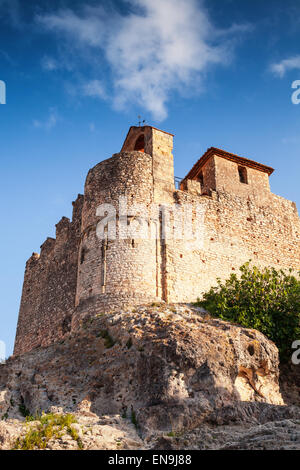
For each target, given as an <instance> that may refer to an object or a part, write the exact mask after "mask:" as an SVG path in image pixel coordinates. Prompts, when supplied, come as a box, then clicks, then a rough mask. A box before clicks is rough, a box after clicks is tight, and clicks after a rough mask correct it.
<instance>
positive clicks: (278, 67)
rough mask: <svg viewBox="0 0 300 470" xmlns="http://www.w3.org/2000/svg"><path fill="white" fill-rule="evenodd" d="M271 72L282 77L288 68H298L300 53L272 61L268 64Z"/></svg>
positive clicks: (299, 66) (299, 67) (299, 65)
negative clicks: (272, 62) (279, 60)
mask: <svg viewBox="0 0 300 470" xmlns="http://www.w3.org/2000/svg"><path fill="white" fill-rule="evenodd" d="M270 70H271V72H273V73H274V74H275V75H278V76H279V77H281V78H282V77H283V76H284V75H285V74H286V72H288V71H289V70H300V55H296V56H294V57H290V58H289V59H284V60H282V61H281V62H277V63H274V64H272V65H271V66H270Z"/></svg>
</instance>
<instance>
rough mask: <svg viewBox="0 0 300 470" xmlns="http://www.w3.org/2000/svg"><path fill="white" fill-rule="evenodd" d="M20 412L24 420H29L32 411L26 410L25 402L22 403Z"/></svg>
mask: <svg viewBox="0 0 300 470" xmlns="http://www.w3.org/2000/svg"><path fill="white" fill-rule="evenodd" d="M19 411H20V413H21V415H22V416H23V417H24V418H27V416H30V411H29V410H28V409H27V408H26V406H25V404H24V401H22V402H21V403H20V405H19Z"/></svg>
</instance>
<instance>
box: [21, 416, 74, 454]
mask: <svg viewBox="0 0 300 470" xmlns="http://www.w3.org/2000/svg"><path fill="white" fill-rule="evenodd" d="M31 421H33V417H31V416H29V417H27V418H26V424H27V425H30V422H31ZM34 421H36V425H35V426H34V427H29V428H28V430H27V432H26V434H25V435H24V436H23V437H19V438H18V439H17V440H16V442H15V444H14V447H13V449H14V450H35V449H46V447H47V445H48V443H49V441H50V440H51V439H53V438H55V439H59V438H61V437H62V435H63V433H64V431H66V432H67V433H68V434H70V436H71V437H72V439H73V440H75V441H77V445H78V448H79V449H83V444H82V441H81V439H80V437H79V436H78V433H77V431H76V430H75V429H74V428H72V426H71V425H72V424H73V423H77V420H76V418H75V416H73V415H71V414H66V415H59V414H54V413H49V414H42V415H41V416H36V417H35V418H34Z"/></svg>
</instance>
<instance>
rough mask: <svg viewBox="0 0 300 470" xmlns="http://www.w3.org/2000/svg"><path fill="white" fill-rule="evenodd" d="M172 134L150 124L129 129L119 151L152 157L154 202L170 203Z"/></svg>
mask: <svg viewBox="0 0 300 470" xmlns="http://www.w3.org/2000/svg"><path fill="white" fill-rule="evenodd" d="M173 137H174V135H173V134H170V133H168V132H165V131H161V130H159V129H156V128H155V127H152V126H143V127H135V126H132V127H131V128H130V129H129V132H128V134H127V137H126V139H125V142H124V144H123V147H122V149H121V152H131V151H139V152H144V153H147V154H149V155H151V157H152V164H153V169H152V172H153V192H154V202H157V203H172V202H173V193H174V191H175V184H174V161H173V154H172V150H173Z"/></svg>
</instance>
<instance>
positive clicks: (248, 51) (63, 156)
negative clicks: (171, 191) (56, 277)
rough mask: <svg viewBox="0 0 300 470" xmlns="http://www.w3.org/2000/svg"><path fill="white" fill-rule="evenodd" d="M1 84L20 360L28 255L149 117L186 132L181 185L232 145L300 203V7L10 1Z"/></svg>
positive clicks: (9, 325)
mask: <svg viewBox="0 0 300 470" xmlns="http://www.w3.org/2000/svg"><path fill="white" fill-rule="evenodd" d="M0 80H2V81H4V82H5V83H6V87H7V96H6V104H5V105H1V104H0V138H1V150H0V158H1V185H0V192H1V199H0V201H1V218H2V230H1V233H0V238H1V240H0V250H1V265H0V266H1V268H0V285H1V296H0V340H2V341H5V343H6V344H7V355H9V354H11V352H12V347H13V341H14V334H15V328H16V322H17V315H18V308H19V302H20V296H21V288H22V281H23V274H24V266H25V262H26V260H27V259H28V258H29V257H30V255H31V254H32V252H33V251H35V252H38V251H39V247H40V245H41V243H42V242H43V241H44V240H45V239H46V237H47V236H54V233H55V232H54V230H55V224H56V223H57V222H58V221H59V219H60V218H61V217H62V216H63V215H65V216H69V217H70V215H71V210H72V206H71V202H72V200H74V199H75V198H76V196H77V194H78V193H82V192H83V185H84V180H85V176H86V173H87V171H88V170H89V168H91V167H92V166H93V165H95V164H96V163H98V162H99V161H101V160H103V159H105V158H109V157H110V156H111V155H112V154H113V153H116V152H118V151H119V150H120V148H121V146H122V142H123V140H124V138H125V136H126V133H127V131H128V128H129V126H130V125H135V124H137V121H138V119H137V116H138V114H141V115H142V116H143V118H144V119H146V121H147V123H148V124H151V125H154V126H156V127H160V128H162V129H164V130H167V131H169V132H172V133H174V134H175V140H174V144H175V146H174V157H175V173H176V175H177V176H179V177H183V176H184V175H185V174H186V173H187V172H188V171H189V169H190V168H191V166H192V165H193V164H194V163H195V161H196V160H197V159H198V158H199V157H200V156H201V155H202V154H203V153H204V151H205V150H206V149H207V148H208V147H210V146H215V147H220V148H223V149H225V150H228V151H230V152H233V153H237V154H240V155H242V156H245V157H249V158H252V159H254V160H257V161H259V162H262V163H265V164H267V165H270V166H272V167H274V168H275V169H276V172H275V173H274V174H273V175H272V176H271V188H272V191H273V192H274V193H276V194H279V195H281V196H284V197H286V198H287V199H290V200H293V201H295V202H296V203H297V205H298V207H299V206H300V189H299V170H300V160H299V153H300V151H299V148H300V145H299V144H300V105H298V106H297V105H295V104H293V103H292V101H291V96H292V92H293V90H292V88H291V86H292V82H293V81H294V80H300V2H299V1H298V0H285V1H283V0H265V1H262V0H249V1H248V0H243V1H242V2H241V1H240V0H206V1H197V0H130V1H118V0H115V1H110V2H109V1H107V0H106V1H99V0H97V1H96V0H94V1H93V0H90V1H88V0H87V1H78V0H77V1H74V0H72V1H69V0H62V1H60V0H51V1H50V0H49V1H41V0H40V1H38V0H36V1H31V0H26V1H25V0H19V1H18V0H0Z"/></svg>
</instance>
